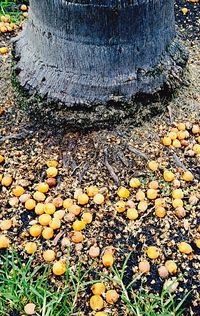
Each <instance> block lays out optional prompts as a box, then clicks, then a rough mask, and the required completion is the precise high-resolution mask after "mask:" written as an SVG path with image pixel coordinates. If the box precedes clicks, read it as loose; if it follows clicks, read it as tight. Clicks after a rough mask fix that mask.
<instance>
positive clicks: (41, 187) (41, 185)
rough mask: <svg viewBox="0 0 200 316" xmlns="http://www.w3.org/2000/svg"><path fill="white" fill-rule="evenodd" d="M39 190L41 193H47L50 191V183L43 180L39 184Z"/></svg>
mask: <svg viewBox="0 0 200 316" xmlns="http://www.w3.org/2000/svg"><path fill="white" fill-rule="evenodd" d="M37 190H38V191H39V192H41V193H47V192H48V191H49V185H48V183H46V182H41V183H39V184H38V186H37Z"/></svg>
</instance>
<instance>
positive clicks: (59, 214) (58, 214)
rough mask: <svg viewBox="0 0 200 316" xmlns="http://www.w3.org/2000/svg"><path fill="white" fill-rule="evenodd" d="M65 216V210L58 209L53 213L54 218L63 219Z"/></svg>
mask: <svg viewBox="0 0 200 316" xmlns="http://www.w3.org/2000/svg"><path fill="white" fill-rule="evenodd" d="M64 216H65V210H59V211H56V212H55V213H54V214H53V217H54V218H58V219H60V220H61V219H62V218H63V217H64Z"/></svg>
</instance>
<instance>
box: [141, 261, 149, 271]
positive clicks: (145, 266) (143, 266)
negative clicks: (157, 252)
mask: <svg viewBox="0 0 200 316" xmlns="http://www.w3.org/2000/svg"><path fill="white" fill-rule="evenodd" d="M138 268H139V271H140V272H141V273H148V272H149V271H150V264H149V262H148V261H147V260H143V261H141V262H140V263H139V266H138Z"/></svg>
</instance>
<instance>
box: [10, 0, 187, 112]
mask: <svg viewBox="0 0 200 316" xmlns="http://www.w3.org/2000/svg"><path fill="white" fill-rule="evenodd" d="M173 6H174V2H173V0H167V1H166V0H121V1H119V0H75V1H66V0H42V1H41V0H32V1H31V5H30V11H29V21H28V22H27V23H26V26H25V29H24V31H23V32H22V34H21V35H20V36H19V38H18V39H17V40H16V45H15V54H16V57H17V60H18V62H17V70H18V77H19V81H20V83H21V85H22V86H23V87H25V88H26V89H27V90H28V91H29V92H30V93H33V92H34V91H37V93H38V94H39V95H41V96H43V97H46V98H47V99H48V100H52V101H61V102H62V103H63V104H65V105H66V106H67V107H73V106H77V105H78V106H79V108H80V106H83V107H84V108H85V107H91V106H94V105H95V106H96V105H99V104H101V105H104V104H107V105H109V104H110V103H112V101H116V102H123V103H126V102H128V103H130V101H131V100H133V98H134V97H135V95H137V94H138V93H139V94H141V93H146V94H153V93H155V92H156V91H159V90H161V89H162V88H163V86H167V87H169V88H173V87H174V86H176V82H177V81H179V78H180V77H181V76H182V72H183V68H184V66H185V64H186V61H187V54H186V53H185V50H184V48H183V47H182V46H181V45H180V44H179V42H178V40H177V39H176V37H175V21H174V7H173ZM133 106H134V105H133Z"/></svg>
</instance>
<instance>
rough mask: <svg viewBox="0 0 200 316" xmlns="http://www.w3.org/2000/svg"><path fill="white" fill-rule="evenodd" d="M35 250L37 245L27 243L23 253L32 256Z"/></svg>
mask: <svg viewBox="0 0 200 316" xmlns="http://www.w3.org/2000/svg"><path fill="white" fill-rule="evenodd" d="M36 250H37V245H36V243H35V242H27V243H26V245H25V251H26V252H27V253H28V254H29V255H32V254H33V253H34V252H36Z"/></svg>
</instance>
